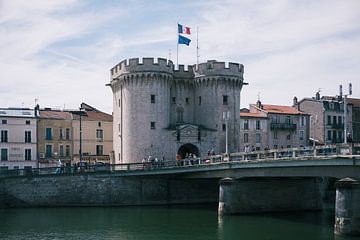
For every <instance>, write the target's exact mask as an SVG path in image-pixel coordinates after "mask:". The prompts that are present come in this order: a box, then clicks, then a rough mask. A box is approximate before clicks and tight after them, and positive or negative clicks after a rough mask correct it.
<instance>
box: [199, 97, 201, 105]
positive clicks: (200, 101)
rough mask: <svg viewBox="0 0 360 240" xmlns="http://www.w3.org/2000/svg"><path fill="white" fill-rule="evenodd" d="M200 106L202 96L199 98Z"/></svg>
mask: <svg viewBox="0 0 360 240" xmlns="http://www.w3.org/2000/svg"><path fill="white" fill-rule="evenodd" d="M199 105H201V96H199Z"/></svg>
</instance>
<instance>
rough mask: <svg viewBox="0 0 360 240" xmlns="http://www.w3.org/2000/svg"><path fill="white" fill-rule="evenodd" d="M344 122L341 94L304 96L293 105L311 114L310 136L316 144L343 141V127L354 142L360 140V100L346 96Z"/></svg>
mask: <svg viewBox="0 0 360 240" xmlns="http://www.w3.org/2000/svg"><path fill="white" fill-rule="evenodd" d="M346 105H347V106H346V114H347V115H346V119H347V120H346V123H345V118H344V97H343V96H322V97H321V96H320V93H319V92H317V93H316V95H315V97H313V98H304V99H302V100H301V101H299V102H297V101H296V99H295V100H294V106H295V107H296V108H298V109H299V110H300V111H303V112H306V113H308V114H309V115H311V121H310V138H311V139H312V140H314V141H315V142H316V143H318V144H336V143H343V142H344V140H345V139H344V138H345V136H344V128H345V125H346V128H347V133H349V134H350V135H351V136H352V139H353V141H354V142H360V134H359V130H360V124H359V122H360V121H359V120H360V114H359V109H360V100H359V99H355V98H348V100H347V104H346Z"/></svg>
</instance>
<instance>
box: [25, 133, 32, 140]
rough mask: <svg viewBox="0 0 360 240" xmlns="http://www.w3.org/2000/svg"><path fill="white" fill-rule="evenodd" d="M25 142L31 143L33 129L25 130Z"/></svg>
mask: <svg viewBox="0 0 360 240" xmlns="http://www.w3.org/2000/svg"><path fill="white" fill-rule="evenodd" d="M25 142H26V143H31V131H25Z"/></svg>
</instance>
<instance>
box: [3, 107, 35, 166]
mask: <svg viewBox="0 0 360 240" xmlns="http://www.w3.org/2000/svg"><path fill="white" fill-rule="evenodd" d="M36 166H37V151H36V118H35V112H34V109H29V108H1V109H0V169H24V168H25V169H26V168H35V167H36Z"/></svg>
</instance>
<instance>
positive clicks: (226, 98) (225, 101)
mask: <svg viewBox="0 0 360 240" xmlns="http://www.w3.org/2000/svg"><path fill="white" fill-rule="evenodd" d="M228 98H229V96H228V95H223V105H228V103H229V102H228Z"/></svg>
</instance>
